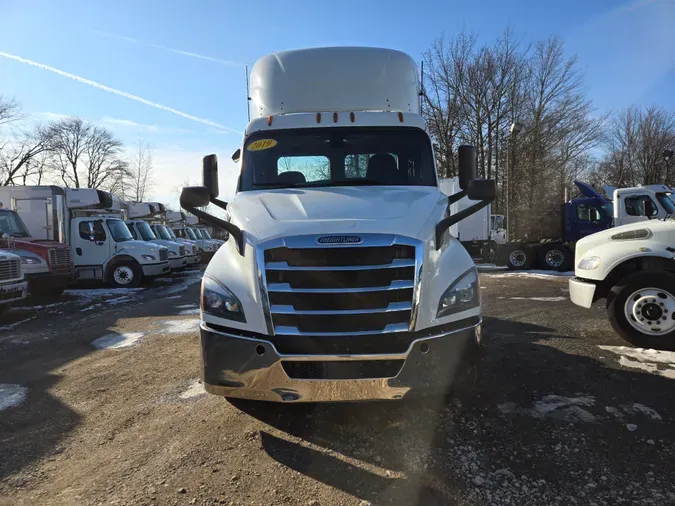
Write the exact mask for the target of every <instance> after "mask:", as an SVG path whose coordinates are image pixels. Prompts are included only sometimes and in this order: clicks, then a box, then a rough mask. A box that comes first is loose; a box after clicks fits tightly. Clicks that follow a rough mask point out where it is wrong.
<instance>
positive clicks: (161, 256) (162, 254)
mask: <svg viewBox="0 0 675 506" xmlns="http://www.w3.org/2000/svg"><path fill="white" fill-rule="evenodd" d="M159 259H160V261H164V260H168V259H169V250H167V249H161V250H159Z"/></svg>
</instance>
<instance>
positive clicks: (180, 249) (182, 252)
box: [178, 246, 185, 257]
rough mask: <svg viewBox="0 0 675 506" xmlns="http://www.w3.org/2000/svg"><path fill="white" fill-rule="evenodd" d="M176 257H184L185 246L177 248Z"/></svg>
mask: <svg viewBox="0 0 675 506" xmlns="http://www.w3.org/2000/svg"><path fill="white" fill-rule="evenodd" d="M178 256H179V257H184V256H185V246H178Z"/></svg>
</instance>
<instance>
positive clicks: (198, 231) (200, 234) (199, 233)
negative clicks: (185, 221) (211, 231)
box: [190, 228, 205, 239]
mask: <svg viewBox="0 0 675 506" xmlns="http://www.w3.org/2000/svg"><path fill="white" fill-rule="evenodd" d="M190 230H192V233H193V234H195V237H196V238H197V239H205V237H204V236H202V232H201V230H199V229H198V228H191V229H190Z"/></svg>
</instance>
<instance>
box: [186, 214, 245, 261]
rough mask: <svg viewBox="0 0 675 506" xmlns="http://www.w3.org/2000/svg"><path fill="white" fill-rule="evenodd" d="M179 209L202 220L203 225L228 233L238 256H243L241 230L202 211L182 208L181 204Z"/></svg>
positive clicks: (242, 233)
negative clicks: (235, 246)
mask: <svg viewBox="0 0 675 506" xmlns="http://www.w3.org/2000/svg"><path fill="white" fill-rule="evenodd" d="M181 207H182V208H183V209H185V210H186V211H187V212H189V213H192V214H194V215H195V216H196V217H197V218H199V219H200V220H203V221H204V222H205V223H208V224H209V225H213V226H214V227H218V228H220V229H223V230H225V231H227V232H229V233H230V236H231V237H232V238H233V239H234V240H235V243H236V245H237V250H238V251H239V254H240V255H241V256H244V231H243V230H242V229H240V228H239V227H238V226H236V225H233V224H232V223H230V222H228V221H225V220H221V219H220V218H216V217H215V216H211V215H210V214H208V213H205V212H204V211H200V210H199V209H197V208H195V207H192V206H184V205H182V204H181Z"/></svg>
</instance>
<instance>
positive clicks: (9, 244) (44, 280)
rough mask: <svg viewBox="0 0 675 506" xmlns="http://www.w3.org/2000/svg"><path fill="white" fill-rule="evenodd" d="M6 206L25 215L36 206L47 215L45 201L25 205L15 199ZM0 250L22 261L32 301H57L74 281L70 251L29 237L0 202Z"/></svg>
mask: <svg viewBox="0 0 675 506" xmlns="http://www.w3.org/2000/svg"><path fill="white" fill-rule="evenodd" d="M0 193H2V188H0ZM0 199H1V197H0ZM8 202H9V204H10V205H11V206H12V207H14V208H16V209H18V210H20V211H23V212H24V214H28V215H29V214H30V213H27V212H25V211H26V209H27V208H29V207H32V206H37V208H38V209H42V210H43V211H45V213H46V209H47V206H48V204H47V202H46V201H25V200H23V199H21V198H14V197H12V198H10V199H9V200H8ZM0 248H4V249H6V250H10V251H11V252H12V253H14V254H15V255H18V256H19V257H20V258H21V264H22V269H23V274H24V277H25V278H26V281H27V282H28V291H29V292H30V293H31V295H33V296H34V297H58V296H60V295H61V294H62V293H63V291H64V290H65V288H66V285H67V284H68V283H69V282H71V281H72V280H73V277H74V270H73V260H72V254H71V250H70V247H69V246H67V245H65V244H61V243H59V242H56V241H51V240H40V239H37V238H35V237H33V236H31V233H30V232H29V231H28V228H27V227H26V224H25V223H24V222H23V220H22V219H21V216H20V215H19V213H18V212H17V211H16V210H12V209H9V208H7V207H5V205H4V204H3V203H2V201H0Z"/></svg>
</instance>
